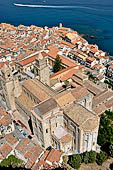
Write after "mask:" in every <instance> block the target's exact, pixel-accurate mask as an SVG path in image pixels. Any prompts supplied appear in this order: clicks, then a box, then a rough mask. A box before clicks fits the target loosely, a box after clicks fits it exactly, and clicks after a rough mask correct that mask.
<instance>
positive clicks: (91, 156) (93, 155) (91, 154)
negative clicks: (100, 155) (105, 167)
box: [89, 151, 97, 163]
mask: <svg viewBox="0 0 113 170" xmlns="http://www.w3.org/2000/svg"><path fill="white" fill-rule="evenodd" d="M96 156H97V153H96V152H95V151H90V152H89V163H93V162H95V161H96Z"/></svg>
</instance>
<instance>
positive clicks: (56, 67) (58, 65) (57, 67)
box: [53, 55, 62, 73]
mask: <svg viewBox="0 0 113 170" xmlns="http://www.w3.org/2000/svg"><path fill="white" fill-rule="evenodd" d="M61 69H62V66H61V59H60V57H59V56H58V55H57V57H56V59H55V63H54V66H53V72H54V73H56V72H58V71H60V70H61Z"/></svg>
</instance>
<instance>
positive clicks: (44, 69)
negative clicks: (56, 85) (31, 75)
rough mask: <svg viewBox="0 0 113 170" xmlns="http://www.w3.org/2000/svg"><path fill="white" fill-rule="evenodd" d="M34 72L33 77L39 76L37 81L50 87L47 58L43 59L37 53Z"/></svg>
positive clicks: (40, 54)
mask: <svg viewBox="0 0 113 170" xmlns="http://www.w3.org/2000/svg"><path fill="white" fill-rule="evenodd" d="M34 71H35V76H39V80H40V81H41V82H42V83H44V84H47V85H50V82H49V67H48V65H47V58H46V57H43V55H42V53H39V55H38V57H37V58H36V60H35V65H34Z"/></svg>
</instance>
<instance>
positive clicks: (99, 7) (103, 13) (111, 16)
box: [0, 0, 113, 56]
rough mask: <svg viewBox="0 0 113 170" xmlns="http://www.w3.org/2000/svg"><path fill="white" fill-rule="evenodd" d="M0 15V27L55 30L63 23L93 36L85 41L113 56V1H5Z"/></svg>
mask: <svg viewBox="0 0 113 170" xmlns="http://www.w3.org/2000/svg"><path fill="white" fill-rule="evenodd" d="M14 4H20V6H18V5H17V6H16V5H14ZM0 11H1V14H2V15H0V23H9V24H12V25H14V26H18V25H20V24H23V25H25V26H30V25H36V26H41V27H44V26H48V27H52V26H57V25H58V24H59V23H62V24H63V26H65V27H70V28H72V29H73V30H76V31H78V32H79V33H83V34H88V35H90V36H94V37H95V38H94V39H91V38H86V39H87V40H88V42H89V43H90V44H97V45H98V46H99V49H101V50H103V51H105V52H107V53H109V54H110V55H112V56H113V47H112V46H113V2H112V0H109V1H107V2H106V0H103V1H102V0H100V1H99V2H98V1H97V0H92V1H91V2H90V0H79V1H78V0H76V1H74V0H70V1H67V0H63V1H62V2H61V1H60V0H54V2H53V1H52V0H45V1H44V0H26V1H25V0H6V1H2V2H0Z"/></svg>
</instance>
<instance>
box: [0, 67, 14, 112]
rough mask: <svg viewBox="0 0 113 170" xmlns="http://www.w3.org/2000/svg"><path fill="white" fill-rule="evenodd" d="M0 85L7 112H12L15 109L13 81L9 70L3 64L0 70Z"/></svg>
mask: <svg viewBox="0 0 113 170" xmlns="http://www.w3.org/2000/svg"><path fill="white" fill-rule="evenodd" d="M0 79H1V84H2V90H3V95H4V99H5V101H6V105H7V107H8V109H9V110H12V111H14V110H15V109H16V107H15V97H14V80H13V74H12V72H11V69H10V68H9V67H8V66H7V65H6V64H4V66H3V67H2V69H1V75H0Z"/></svg>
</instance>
